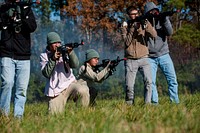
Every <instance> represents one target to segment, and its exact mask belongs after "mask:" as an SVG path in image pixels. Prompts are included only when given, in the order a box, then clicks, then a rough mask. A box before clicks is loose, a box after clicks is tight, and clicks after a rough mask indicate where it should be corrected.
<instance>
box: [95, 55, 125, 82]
mask: <svg viewBox="0 0 200 133" xmlns="http://www.w3.org/2000/svg"><path fill="white" fill-rule="evenodd" d="M124 60H126V58H123V59H120V58H119V56H118V57H117V59H115V60H110V59H104V60H102V63H101V64H99V65H97V66H95V67H94V71H95V72H97V73H98V72H100V70H101V68H105V67H106V66H107V65H108V63H109V62H110V65H109V68H110V71H109V74H108V75H107V76H106V78H105V79H107V78H108V77H109V76H111V75H113V73H114V71H116V67H117V65H118V64H119V63H120V62H121V61H124Z"/></svg>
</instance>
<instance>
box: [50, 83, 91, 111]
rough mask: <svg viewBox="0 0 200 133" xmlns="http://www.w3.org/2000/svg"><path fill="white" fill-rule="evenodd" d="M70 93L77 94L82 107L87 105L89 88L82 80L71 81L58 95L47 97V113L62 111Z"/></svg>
mask: <svg viewBox="0 0 200 133" xmlns="http://www.w3.org/2000/svg"><path fill="white" fill-rule="evenodd" d="M70 95H78V97H79V98H80V101H81V105H82V106H83V107H87V106H88V105H89V101H90V95H89V88H88V86H87V84H85V83H83V82H77V81H76V82H72V83H71V84H70V86H69V87H68V88H66V89H65V90H64V91H62V92H61V93H60V94H59V95H58V96H56V97H53V98H49V103H48V104H49V114H57V113H62V112H64V109H65V105H66V102H67V100H68V98H69V96H70Z"/></svg>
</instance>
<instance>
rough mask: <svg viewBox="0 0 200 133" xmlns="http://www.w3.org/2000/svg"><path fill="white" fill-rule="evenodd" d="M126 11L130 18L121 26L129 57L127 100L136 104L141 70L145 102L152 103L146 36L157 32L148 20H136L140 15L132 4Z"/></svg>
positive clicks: (126, 73) (126, 66) (126, 63)
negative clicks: (136, 89)
mask: <svg viewBox="0 0 200 133" xmlns="http://www.w3.org/2000/svg"><path fill="white" fill-rule="evenodd" d="M126 11H127V14H128V15H129V17H130V20H129V21H127V22H123V23H122V27H121V34H122V39H123V41H124V48H125V58H127V60H126V61H125V82H126V88H125V93H126V97H125V100H126V103H127V104H128V105H132V104H134V84H135V78H136V74H137V71H140V73H141V74H142V76H143V80H144V89H145V90H144V101H145V103H151V94H152V78H151V68H150V64H149V62H148V54H149V51H148V47H147V45H146V38H147V37H151V38H154V37H156V36H157V32H156V31H155V29H154V28H153V27H152V25H151V24H150V22H148V21H147V20H145V23H144V24H143V23H141V22H140V21H136V18H137V17H138V10H137V8H136V7H134V6H130V7H128V8H127V10H126Z"/></svg>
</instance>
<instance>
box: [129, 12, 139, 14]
mask: <svg viewBox="0 0 200 133" xmlns="http://www.w3.org/2000/svg"><path fill="white" fill-rule="evenodd" d="M129 15H138V12H137V13H130V14H129Z"/></svg>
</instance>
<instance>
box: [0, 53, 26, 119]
mask: <svg viewBox="0 0 200 133" xmlns="http://www.w3.org/2000/svg"><path fill="white" fill-rule="evenodd" d="M0 63H1V82H2V83H1V90H0V110H1V112H2V113H3V114H4V115H6V116H8V115H9V113H10V102H11V94H12V88H13V87H14V86H15V91H14V92H15V94H14V117H19V118H21V117H22V116H23V113H24V106H25V102H26V92H27V87H28V83H29V77H30V60H14V59H11V58H8V57H3V58H0Z"/></svg>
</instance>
